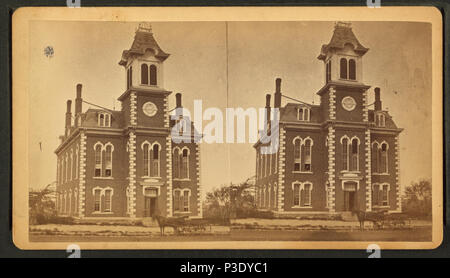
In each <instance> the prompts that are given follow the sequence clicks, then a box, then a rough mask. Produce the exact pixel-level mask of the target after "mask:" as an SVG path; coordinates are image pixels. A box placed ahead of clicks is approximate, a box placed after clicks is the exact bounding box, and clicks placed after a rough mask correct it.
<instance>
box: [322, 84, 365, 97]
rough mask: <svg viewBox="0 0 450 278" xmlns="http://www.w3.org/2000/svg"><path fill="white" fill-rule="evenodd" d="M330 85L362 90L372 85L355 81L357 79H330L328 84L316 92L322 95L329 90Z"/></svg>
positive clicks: (338, 87) (336, 87) (337, 87)
mask: <svg viewBox="0 0 450 278" xmlns="http://www.w3.org/2000/svg"><path fill="white" fill-rule="evenodd" d="M330 87H334V88H335V89H342V88H351V89H361V90H367V89H369V88H370V87H371V86H369V85H366V84H363V83H360V82H355V81H335V80H334V81H328V83H327V84H325V85H324V86H323V87H322V88H320V89H319V90H318V91H317V93H316V94H318V95H319V96H321V95H322V94H323V93H325V92H326V91H328V89H329V88H330Z"/></svg>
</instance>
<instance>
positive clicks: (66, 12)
mask: <svg viewBox="0 0 450 278" xmlns="http://www.w3.org/2000/svg"><path fill="white" fill-rule="evenodd" d="M406 9H408V11H407V12H405V10H406ZM149 19H151V21H158V22H162V21H261V20H265V21H299V20H301V21H319V20H320V21H338V20H346V21H414V22H429V23H431V24H432V50H433V51H432V68H433V74H432V88H433V89H432V107H433V110H432V115H433V119H432V133H433V134H432V161H433V165H432V181H433V187H432V190H433V191H432V196H433V213H432V215H433V216H432V217H433V227H432V231H433V235H432V242H376V244H378V245H379V246H380V248H381V249H432V248H436V247H438V246H439V245H440V244H441V242H442V238H443V157H444V155H443V117H442V116H443V110H442V107H443V102H442V101H443V86H442V85H443V79H442V78H443V67H442V66H443V60H442V58H443V56H442V53H443V43H442V42H443V41H442V35H443V28H442V14H441V13H440V11H439V10H438V9H437V8H435V7H382V8H367V7H233V8H231V7H220V8H219V7H202V8H199V7H138V8H124V7H120V8H119V7H115V8H112V7H111V8H106V7H104V8H77V9H67V8H65V7H58V8H56V7H35V8H28V7H27V8H19V9H18V10H16V11H15V12H14V14H13V18H12V46H13V48H12V56H13V71H12V79H13V83H12V86H13V93H12V105H13V106H12V113H13V115H14V116H13V121H12V130H13V134H12V138H13V141H12V142H13V149H12V151H13V152H12V156H13V160H12V173H13V187H12V190H13V208H12V213H13V219H12V220H13V240H14V243H15V245H16V246H17V247H18V248H20V249H59V250H60V249H64V250H65V249H66V247H67V245H68V244H70V243H73V242H69V243H68V242H45V243H44V242H29V240H28V206H26V209H24V206H23V204H28V198H27V197H28V194H27V193H28V174H27V172H28V170H27V167H25V168H24V167H20V168H21V170H20V172H19V171H18V169H19V167H18V166H20V165H28V156H27V148H28V145H27V138H28V128H27V125H24V124H23V123H27V122H28V117H29V114H28V106H29V103H28V96H27V93H26V92H28V86H29V84H28V73H27V68H28V65H29V60H28V59H29V57H28V55H29V41H28V39H29V36H28V34H29V30H28V23H29V21H30V20H54V21H57V20H61V21H62V20H65V21H135V22H136V23H137V22H140V21H148V20H149ZM15 57H20V59H19V58H15ZM18 111H20V112H21V113H18ZM369 243H372V242H369V241H362V242H360V241H358V242H356V241H355V242H352V241H344V242H343V241H305V242H299V241H264V242H253V241H238V242H236V241H214V242H212V241H207V242H179V241H177V242H167V241H165V242H79V243H76V244H78V245H79V246H80V248H81V249H241V250H243V249H365V248H367V246H368V244H369Z"/></svg>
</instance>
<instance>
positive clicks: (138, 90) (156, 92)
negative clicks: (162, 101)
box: [117, 87, 172, 101]
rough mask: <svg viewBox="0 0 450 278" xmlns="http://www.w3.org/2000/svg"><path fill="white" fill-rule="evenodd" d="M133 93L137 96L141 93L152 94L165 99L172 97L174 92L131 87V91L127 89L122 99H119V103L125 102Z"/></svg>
mask: <svg viewBox="0 0 450 278" xmlns="http://www.w3.org/2000/svg"><path fill="white" fill-rule="evenodd" d="M131 92H135V93H136V94H139V93H144V94H152V95H154V96H155V95H156V96H158V95H159V96H161V97H165V96H168V95H170V94H171V93H172V92H171V91H167V90H164V89H159V88H158V89H157V88H148V89H145V88H137V87H131V88H129V89H127V90H126V91H125V92H124V93H123V94H122V95H121V96H120V97H118V98H117V100H119V101H123V100H124V99H125V98H126V97H127V96H128V95H129V94H130V93H131Z"/></svg>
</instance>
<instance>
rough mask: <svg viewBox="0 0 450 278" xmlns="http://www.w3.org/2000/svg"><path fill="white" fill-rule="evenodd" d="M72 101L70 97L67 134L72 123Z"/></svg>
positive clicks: (67, 113) (67, 112)
mask: <svg viewBox="0 0 450 278" xmlns="http://www.w3.org/2000/svg"><path fill="white" fill-rule="evenodd" d="M71 106H72V101H71V100H70V99H69V100H68V101H67V111H66V136H67V135H68V134H69V132H68V131H69V129H70V127H71V125H72V112H71Z"/></svg>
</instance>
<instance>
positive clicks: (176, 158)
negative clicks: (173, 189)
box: [173, 148, 181, 179]
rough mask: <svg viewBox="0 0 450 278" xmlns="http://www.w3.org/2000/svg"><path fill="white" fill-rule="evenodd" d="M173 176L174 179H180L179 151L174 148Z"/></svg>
mask: <svg viewBox="0 0 450 278" xmlns="http://www.w3.org/2000/svg"><path fill="white" fill-rule="evenodd" d="M173 176H174V178H176V179H179V178H180V177H181V175H180V149H179V148H175V149H174V150H173Z"/></svg>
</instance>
